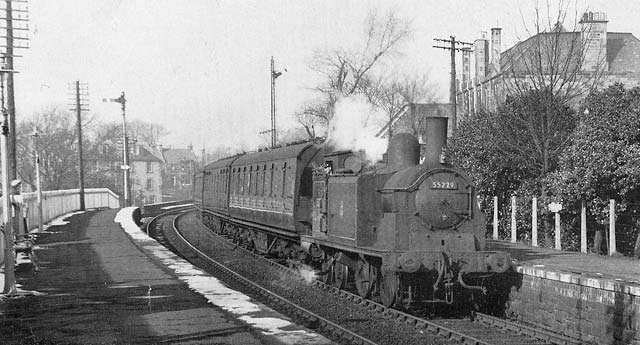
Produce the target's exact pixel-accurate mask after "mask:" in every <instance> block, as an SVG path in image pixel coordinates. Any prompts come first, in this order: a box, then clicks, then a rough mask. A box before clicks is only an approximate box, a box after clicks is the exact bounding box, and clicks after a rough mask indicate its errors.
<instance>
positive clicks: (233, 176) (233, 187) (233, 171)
mask: <svg viewBox="0 0 640 345" xmlns="http://www.w3.org/2000/svg"><path fill="white" fill-rule="evenodd" d="M231 191H232V192H233V194H234V195H235V194H236V168H233V169H231Z"/></svg>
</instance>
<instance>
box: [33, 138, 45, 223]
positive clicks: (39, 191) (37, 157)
mask: <svg viewBox="0 0 640 345" xmlns="http://www.w3.org/2000/svg"><path fill="white" fill-rule="evenodd" d="M31 136H32V137H33V146H34V151H35V160H36V162H35V165H36V188H37V198H38V231H39V232H42V231H43V228H42V188H41V183H40V151H39V149H38V137H39V136H40V133H38V128H34V129H33V134H31Z"/></svg>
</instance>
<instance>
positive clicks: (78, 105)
mask: <svg viewBox="0 0 640 345" xmlns="http://www.w3.org/2000/svg"><path fill="white" fill-rule="evenodd" d="M73 93H74V99H73V101H74V103H75V106H74V108H73V109H72V110H75V112H76V125H77V129H78V167H79V168H78V180H79V182H78V184H79V187H78V188H79V189H80V211H84V210H85V200H84V161H83V158H82V112H83V111H89V108H88V101H89V100H88V99H89V87H88V85H87V84H86V83H85V84H82V83H80V81H79V80H76V81H75V83H73Z"/></svg>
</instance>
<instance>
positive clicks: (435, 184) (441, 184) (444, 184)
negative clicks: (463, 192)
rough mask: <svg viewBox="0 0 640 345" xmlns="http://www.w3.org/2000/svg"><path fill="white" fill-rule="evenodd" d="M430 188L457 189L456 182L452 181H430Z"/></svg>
mask: <svg viewBox="0 0 640 345" xmlns="http://www.w3.org/2000/svg"><path fill="white" fill-rule="evenodd" d="M431 189H458V183H457V182H452V181H431Z"/></svg>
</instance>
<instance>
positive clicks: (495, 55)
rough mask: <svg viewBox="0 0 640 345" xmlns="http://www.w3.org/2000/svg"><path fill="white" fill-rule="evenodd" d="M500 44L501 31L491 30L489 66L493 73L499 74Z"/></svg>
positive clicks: (499, 29)
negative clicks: (491, 67)
mask: <svg viewBox="0 0 640 345" xmlns="http://www.w3.org/2000/svg"><path fill="white" fill-rule="evenodd" d="M501 44H502V29H501V28H492V29H491V65H492V66H493V70H494V72H495V73H498V72H500V45H501Z"/></svg>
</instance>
